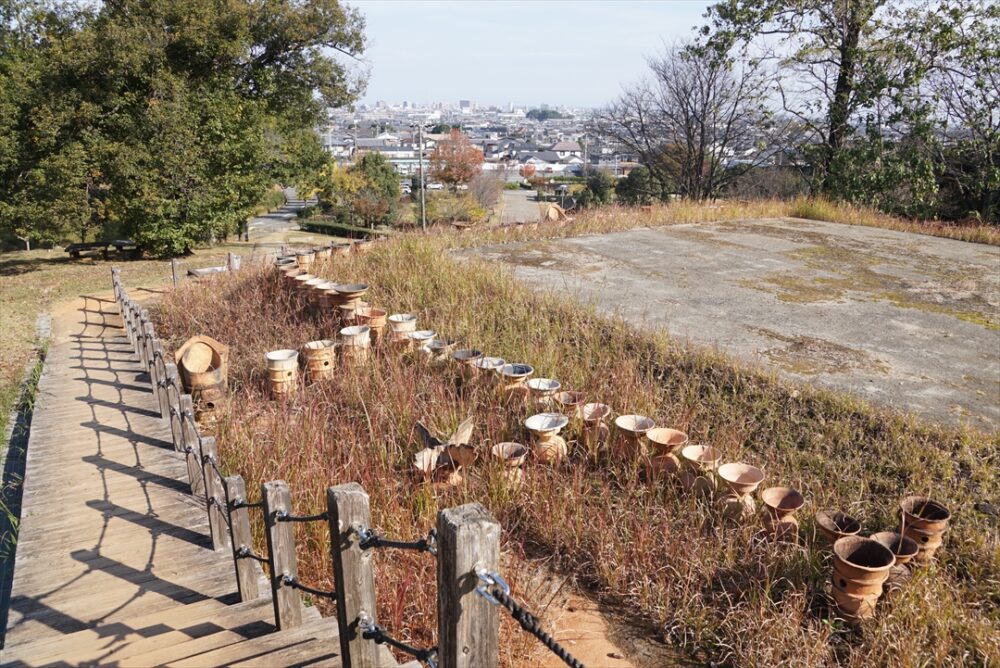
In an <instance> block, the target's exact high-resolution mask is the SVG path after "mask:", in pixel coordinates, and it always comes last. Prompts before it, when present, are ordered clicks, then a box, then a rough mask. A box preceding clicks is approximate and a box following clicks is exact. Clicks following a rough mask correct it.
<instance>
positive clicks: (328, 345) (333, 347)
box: [302, 339, 337, 382]
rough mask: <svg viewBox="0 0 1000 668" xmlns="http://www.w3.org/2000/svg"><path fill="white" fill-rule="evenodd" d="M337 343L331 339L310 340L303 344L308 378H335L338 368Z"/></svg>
mask: <svg viewBox="0 0 1000 668" xmlns="http://www.w3.org/2000/svg"><path fill="white" fill-rule="evenodd" d="M336 358H337V343H336V342H335V341H331V340H330V339H322V340H319V341H310V342H309V343H307V344H305V345H304V346H302V359H303V361H304V362H305V368H306V378H307V379H308V380H310V381H313V382H315V381H317V380H328V379H330V378H333V376H334V370H335V368H336V366H335V362H336Z"/></svg>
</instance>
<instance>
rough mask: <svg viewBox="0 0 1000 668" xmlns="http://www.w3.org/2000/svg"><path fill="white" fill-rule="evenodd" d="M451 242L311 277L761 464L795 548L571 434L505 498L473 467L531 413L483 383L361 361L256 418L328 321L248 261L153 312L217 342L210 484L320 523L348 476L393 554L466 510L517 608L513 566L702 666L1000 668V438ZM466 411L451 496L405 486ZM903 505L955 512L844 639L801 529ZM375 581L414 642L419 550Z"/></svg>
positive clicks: (426, 638) (385, 612) (427, 240)
mask: <svg viewBox="0 0 1000 668" xmlns="http://www.w3.org/2000/svg"><path fill="white" fill-rule="evenodd" d="M768 206H770V205H768ZM763 208H765V207H764V205H760V206H759V207H758V209H763ZM680 211H682V212H685V215H688V216H689V217H691V218H697V217H699V216H702V215H706V214H704V213H703V212H700V211H696V210H695V209H693V208H687V209H681V210H680ZM744 211H746V210H745V209H744ZM657 213H658V212H655V211H654V216H655V215H656V214H657ZM659 213H660V214H661V215H662V212H659ZM677 213H678V211H675V212H674V215H676V214H677ZM602 215H603V216H605V218H604V219H594V218H591V219H586V218H584V219H579V220H578V225H579V226H580V227H579V228H578V230H593V229H596V228H600V227H602V226H604V227H608V226H613V225H615V224H624V223H623V222H622V221H618V220H609V219H608V218H607V216H608V215H618V214H617V212H613V214H612V213H608V212H605V213H604V214H602ZM680 217H681V216H678V218H680ZM556 229H557V230H558V231H557V233H559V234H567V233H569V230H570V229H571V228H566V227H564V228H556ZM523 234H525V235H530V234H532V233H531V232H524V233H523ZM487 236H488V235H487ZM468 237H469V235H415V234H414V235H399V236H398V237H397V238H394V239H393V240H391V241H389V242H386V243H384V244H380V246H379V247H378V248H376V249H374V250H372V251H371V252H370V253H368V254H365V255H360V256H352V257H351V258H333V259H332V260H331V262H330V263H329V264H328V265H327V266H326V267H317V268H316V270H315V272H314V273H319V274H320V275H324V276H330V277H336V278H337V280H350V281H363V282H367V283H369V284H370V285H371V286H372V288H371V291H370V293H369V295H368V300H369V301H370V302H371V303H373V304H374V305H377V306H382V307H384V308H386V309H388V310H389V312H390V313H391V312H403V311H405V312H411V313H415V314H417V315H418V316H419V323H418V326H419V327H421V328H422V327H427V328H432V329H435V330H437V331H438V333H439V334H440V335H442V336H444V337H452V338H456V339H458V340H460V341H461V342H462V344H463V345H469V346H475V347H478V348H481V349H483V350H485V351H487V353H488V354H495V355H500V356H502V357H504V358H505V359H507V360H509V361H516V362H527V363H530V364H533V365H534V366H535V368H536V376H540V377H552V378H557V379H559V380H560V381H562V383H563V387H564V388H566V389H577V390H581V391H583V392H584V393H585V394H586V395H587V396H588V398H589V400H590V401H603V402H605V403H609V404H610V405H611V406H612V407H613V409H614V412H615V414H625V413H640V414H643V415H649V416H651V417H653V418H654V419H655V420H656V422H657V423H658V424H660V425H664V426H673V427H677V428H679V429H682V430H685V431H687V432H688V433H689V434H690V436H691V439H692V442H695V443H704V444H709V445H712V446H714V447H716V448H718V449H720V450H721V451H722V453H723V455H724V457H723V461H743V462H747V463H751V464H754V465H757V466H760V467H761V468H763V469H764V471H765V473H766V481H765V486H770V485H790V486H793V487H795V488H797V489H799V490H800V491H802V492H803V493H804V494H805V496H806V499H807V505H806V507H805V508H804V509H803V510H802V511H801V512H800V513H799V518H800V521H801V531H800V539H801V543H800V544H799V545H780V544H779V545H775V544H773V543H771V542H770V541H767V540H761V539H760V536H759V531H760V525H759V523H758V521H757V520H753V521H750V522H749V523H747V524H746V525H745V526H733V525H730V524H727V523H726V522H725V521H724V520H723V518H722V517H720V515H719V513H718V511H717V510H716V508H715V506H714V505H713V504H711V503H706V502H704V501H702V500H699V499H697V498H694V497H692V496H690V495H688V494H685V493H684V492H683V491H682V490H681V489H679V488H678V487H677V486H676V485H675V484H672V483H671V482H669V481H668V482H650V481H647V480H645V478H644V475H643V473H642V471H643V465H642V462H641V461H640V460H635V459H628V458H622V457H618V456H615V455H613V454H610V453H605V454H603V455H602V456H601V457H599V458H598V459H597V460H593V459H590V458H588V457H585V456H583V454H582V453H581V452H580V450H579V448H577V447H575V446H574V445H573V441H575V439H576V437H577V436H578V431H577V429H576V427H571V428H568V429H567V430H566V436H567V438H568V440H570V442H571V447H572V448H573V449H572V455H571V457H570V460H569V461H568V462H567V463H566V464H565V465H564V466H562V467H549V466H545V465H541V464H539V463H537V462H534V461H529V462H528V464H527V465H526V476H525V481H524V484H523V485H522V486H521V487H514V486H512V485H510V484H508V483H507V482H505V479H504V477H503V475H502V471H501V469H500V467H499V466H498V465H497V464H496V463H494V462H491V461H489V458H488V456H487V455H486V453H487V452H488V449H489V446H490V444H492V443H495V442H500V441H505V440H521V441H524V439H526V438H527V435H526V434H525V433H524V431H523V428H522V426H521V424H522V421H523V419H524V418H525V417H527V416H528V415H530V414H531V413H532V412H535V409H533V408H531V407H529V406H526V405H524V404H523V403H522V402H519V401H507V400H505V399H504V398H503V397H501V396H499V395H498V394H497V393H496V392H495V391H493V390H491V389H490V388H489V387H487V386H484V385H476V386H474V387H472V388H471V389H467V390H464V391H458V390H457V388H456V382H455V376H454V369H452V368H451V367H449V366H447V365H446V366H443V367H435V366H432V365H429V364H427V363H426V362H425V361H422V360H421V359H419V358H415V359H412V358H401V357H399V356H397V355H392V354H389V355H379V356H376V358H375V359H374V360H373V361H372V363H371V364H370V365H368V366H366V367H364V368H361V369H350V370H344V371H343V372H342V373H341V374H340V375H339V376H338V378H337V379H336V380H333V381H330V382H327V383H323V384H320V385H316V386H313V387H310V388H308V389H306V391H305V392H304V393H303V394H302V395H301V396H299V397H298V398H297V399H296V400H295V401H294V402H291V403H289V404H285V405H282V404H277V403H274V402H272V401H271V400H270V399H269V398H268V396H267V393H266V389H265V373H264V365H263V355H264V353H265V352H266V351H268V350H272V349H275V348H297V347H299V346H301V345H302V344H303V343H305V342H307V341H310V340H314V339H319V338H330V337H332V336H333V335H334V334H335V331H336V325H334V324H333V322H332V320H331V316H329V315H328V314H322V313H317V312H316V311H315V310H314V309H312V308H310V307H308V306H307V305H306V304H304V303H303V302H302V301H301V300H300V298H298V297H297V296H295V295H293V294H291V293H290V292H289V290H288V289H287V287H286V286H285V285H283V284H282V282H281V279H280V278H279V277H278V276H276V275H275V274H274V273H273V272H272V271H271V270H270V269H267V268H263V269H257V270H254V269H251V270H248V271H245V272H242V273H241V274H240V275H238V276H221V277H219V278H218V279H216V280H214V281H212V282H211V283H210V287H209V288H208V289H199V290H194V289H190V288H189V289H183V290H180V291H178V292H177V293H174V294H171V295H169V296H167V297H166V298H165V300H164V302H163V306H162V309H161V311H160V312H159V313H158V315H157V318H158V320H159V331H160V332H161V334H164V335H167V336H169V337H170V338H171V339H172V342H173V343H174V344H177V343H179V342H180V341H182V340H183V339H184V338H186V337H187V336H190V335H193V334H209V335H211V336H214V337H216V338H218V339H220V340H221V341H222V342H224V343H226V344H229V345H230V346H232V350H233V359H232V360H231V378H230V380H231V386H232V396H231V399H230V401H229V402H228V404H227V405H226V408H225V409H224V412H223V416H222V418H221V421H220V423H219V424H218V426H217V437H218V440H219V444H220V448H221V451H222V457H223V461H224V464H225V466H226V467H227V468H228V469H229V471H230V472H237V473H240V474H241V475H243V476H244V477H245V478H246V479H247V482H248V485H249V486H250V487H251V489H252V488H254V487H255V486H256V485H259V484H260V483H261V482H263V481H265V480H270V479H284V480H287V481H288V482H289V484H290V485H291V488H292V492H293V495H294V497H295V507H296V509H297V510H298V511H301V512H314V511H317V510H320V509H322V507H323V492H324V489H325V488H326V486H327V485H330V484H335V483H340V482H346V481H351V480H355V481H359V482H361V483H362V484H363V486H364V487H365V488H366V489H367V490H368V492H369V493H370V494H371V497H372V503H373V522H374V524H375V526H376V527H377V528H378V529H380V530H381V531H383V532H384V533H386V534H387V535H391V536H396V537H403V538H408V537H414V536H417V535H420V534H422V533H424V532H425V531H426V530H427V529H428V528H429V527H430V526H431V525H432V524H433V521H434V514H435V512H436V510H437V509H438V508H440V507H447V506H452V505H457V504H460V503H464V502H468V501H473V500H475V501H480V502H482V503H484V504H485V505H487V507H489V508H490V510H491V511H492V512H493V513H494V514H495V515H496V516H497V517H498V518H499V520H500V521H501V523H502V525H503V527H504V535H503V545H504V553H505V566H504V569H505V571H506V573H507V574H508V575H510V577H511V580H512V581H513V584H514V586H515V591H516V593H517V594H518V595H519V596H522V597H524V598H525V599H527V600H528V601H529V602H530V603H531V604H532V605H534V606H536V607H537V606H539V605H541V604H542V601H541V599H539V598H536V592H534V591H532V590H531V589H530V588H529V587H528V585H527V582H528V578H527V577H524V576H523V574H524V572H525V563H526V562H528V561H533V560H535V559H538V558H542V559H543V560H544V561H545V563H546V565H547V566H548V567H551V568H555V569H558V570H560V571H562V572H564V573H567V574H570V575H572V576H573V577H574V578H575V579H576V580H577V581H578V582H580V583H582V584H584V585H585V586H587V587H588V588H590V590H591V591H592V592H593V593H594V594H595V595H596V596H598V597H600V598H602V599H604V600H605V601H608V602H612V603H615V604H617V605H619V606H622V607H623V609H624V610H626V611H627V614H628V615H630V616H631V617H632V618H633V619H634V620H635V621H636V622H637V624H638V628H641V629H644V630H649V631H650V632H653V633H656V634H658V635H661V636H662V637H664V638H666V639H667V640H668V641H669V642H671V643H673V644H675V645H677V646H678V647H679V648H681V649H682V650H684V651H685V652H687V653H689V654H690V655H691V656H692V657H695V658H696V659H697V660H699V661H704V660H706V658H710V659H711V660H713V661H717V662H722V663H728V664H731V665H739V666H774V665H785V664H792V663H796V664H805V665H847V666H869V665H900V666H918V665H921V666H922V665H927V664H933V665H948V664H951V665H996V664H997V663H1000V650H998V648H1000V538H998V531H997V524H996V518H995V517H991V516H989V515H986V514H983V513H981V512H979V511H977V510H976V504H977V502H980V501H984V500H988V501H992V502H993V503H996V501H997V499H996V494H997V490H998V489H1000V479H998V475H997V471H998V467H1000V455H998V453H1000V439H998V435H997V434H993V435H984V434H981V433H977V432H973V431H965V430H957V429H947V428H937V427H929V426H926V425H923V424H919V423H917V422H914V421H912V420H910V419H907V418H904V417H902V416H900V415H898V414H895V413H892V412H889V411H886V410H880V409H876V408H873V407H871V406H869V405H866V404H864V403H863V402H861V401H859V400H857V399H854V398H852V397H850V396H846V395H840V394H833V393H829V392H823V391H818V390H814V389H810V388H802V387H794V386H791V385H788V384H786V383H784V382H781V381H780V380H778V379H777V378H776V377H774V376H772V375H768V374H764V373H762V372H760V371H756V370H749V369H747V368H744V367H742V366H741V365H739V364H738V363H736V362H734V361H733V360H731V359H729V358H727V357H725V356H722V355H718V354H713V353H709V352H704V351H699V350H690V349H687V348H682V347H679V346H677V345H675V344H674V343H673V342H672V341H671V340H670V339H669V338H668V337H667V336H665V335H664V334H663V333H661V332H656V331H639V330H636V329H634V328H632V327H630V326H628V325H627V324H626V323H624V322H621V321H617V320H614V319H609V318H606V317H602V316H600V315H598V314H597V313H596V312H594V311H593V310H591V309H589V308H585V307H583V306H580V305H578V304H576V303H573V302H571V301H568V300H567V299H565V298H563V297H559V296H557V295H553V294H537V293H535V292H532V291H531V290H529V289H527V288H526V287H524V286H522V285H520V284H519V283H517V282H516V281H515V280H514V279H513V278H512V276H511V274H510V273H509V271H508V270H506V269H505V268H503V267H501V266H497V265H496V264H489V263H484V262H477V261H471V262H467V263H463V264H459V263H456V262H454V261H453V260H452V259H450V258H449V257H448V253H447V251H448V250H449V249H450V248H453V247H455V246H456V245H459V244H465V243H468ZM125 279H126V280H128V274H127V272H126V274H125ZM470 414H471V415H474V416H475V417H476V431H475V437H474V442H475V443H476V444H477V447H478V448H479V450H480V452H481V453H482V455H481V458H480V462H479V463H478V464H476V465H475V467H474V469H473V471H471V472H470V473H469V475H467V476H466V481H465V483H464V485H462V486H460V487H459V488H457V489H452V490H442V489H435V488H432V487H428V486H426V485H421V484H419V483H418V482H417V481H416V480H415V479H414V477H413V476H412V475H411V472H410V462H411V458H412V456H413V454H414V453H415V452H416V450H417V449H418V448H419V445H418V442H417V437H416V432H415V430H414V427H415V424H416V422H417V421H418V420H422V421H424V423H425V424H428V425H430V426H431V427H432V429H434V430H437V431H441V432H447V431H448V429H450V428H453V427H454V426H455V425H456V424H457V423H458V422H459V421H460V420H461V419H462V418H463V417H465V416H466V415H470ZM911 493H919V494H927V495H930V496H932V497H935V498H937V499H939V500H940V501H942V502H943V503H945V504H946V505H948V506H949V507H950V508H951V509H952V511H953V513H954V519H953V526H952V528H951V529H950V531H949V533H948V534H947V537H946V544H945V548H944V549H943V551H942V552H941V553H940V554H939V559H938V560H937V562H936V563H934V564H932V565H931V566H930V567H928V568H926V569H923V570H920V571H919V572H918V573H917V575H916V577H915V578H914V580H913V581H912V582H911V583H910V585H909V586H908V587H907V588H906V589H905V591H904V592H902V593H901V594H900V595H898V596H896V597H895V598H893V599H891V600H888V601H886V602H885V604H884V605H883V606H882V607H880V610H879V616H878V618H877V619H876V620H875V621H873V622H871V623H869V624H867V625H866V626H865V628H864V629H863V632H862V633H858V634H856V633H852V632H850V631H849V630H848V629H847V628H845V627H844V625H843V624H842V623H841V622H837V621H834V620H832V619H831V618H830V616H829V606H828V595H829V574H830V556H829V549H828V547H827V546H826V545H825V544H824V543H823V542H822V540H821V539H817V538H816V536H815V526H814V522H813V520H812V514H813V513H814V512H815V511H817V510H822V509H841V510H844V511H846V512H848V513H850V514H852V515H854V516H855V517H858V518H859V519H860V520H861V521H862V524H863V527H864V533H866V534H867V533H869V532H875V531H880V530H884V529H889V528H894V527H895V526H896V525H897V518H896V512H897V510H896V509H897V504H898V502H899V500H900V499H901V498H902V497H903V496H905V495H906V494H911ZM326 540H327V539H326V538H325V535H324V534H323V531H322V530H321V529H317V528H315V527H305V528H301V529H299V533H298V542H299V552H300V558H301V559H302V562H301V566H300V570H299V572H300V575H302V576H303V578H304V579H306V580H308V581H310V582H311V583H312V584H315V585H318V586H328V585H330V584H331V582H330V577H329V573H330V568H329V553H328V548H327V547H326V544H325V542H326ZM378 568H379V573H380V577H379V585H378V594H379V617H380V620H382V621H385V622H386V624H387V625H388V626H389V627H390V628H391V629H392V630H393V632H394V633H396V634H398V635H400V636H402V637H404V638H407V639H409V640H412V641H413V642H416V643H418V644H429V643H432V642H433V624H434V621H433V620H434V618H435V617H434V614H433V586H432V585H431V583H432V582H433V578H434V567H433V563H431V562H430V561H429V560H426V559H421V558H420V555H410V554H402V555H392V557H391V558H388V557H383V556H381V555H380V559H379V561H378ZM504 633H505V634H506V635H505V637H506V638H511V639H515V640H519V642H522V644H520V645H516V644H515V645H511V647H512V648H513V649H511V650H509V653H508V655H507V656H506V662H507V665H525V664H526V660H525V659H524V656H525V655H524V652H526V651H528V650H529V649H530V648H531V647H532V646H531V645H525V644H523V636H522V635H520V634H518V632H517V631H516V630H514V629H513V628H512V627H511V626H510V625H509V624H508V625H506V626H505V628H504ZM519 657H520V658H519Z"/></svg>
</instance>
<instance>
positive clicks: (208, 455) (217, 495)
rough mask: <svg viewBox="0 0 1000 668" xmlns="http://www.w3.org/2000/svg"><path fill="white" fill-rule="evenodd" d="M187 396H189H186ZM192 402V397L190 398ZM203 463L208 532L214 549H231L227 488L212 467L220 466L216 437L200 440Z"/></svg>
mask: <svg viewBox="0 0 1000 668" xmlns="http://www.w3.org/2000/svg"><path fill="white" fill-rule="evenodd" d="M184 396H187V395H184ZM189 400H190V397H189ZM198 441H199V443H200V447H199V449H200V450H201V461H202V475H204V478H205V507H206V508H207V510H208V531H209V533H210V534H211V535H212V548H213V549H215V550H217V551H218V550H221V549H223V548H225V547H229V527H228V526H227V525H226V520H227V519H228V518H227V517H226V505H227V504H226V488H225V486H224V484H223V481H222V478H221V477H219V474H218V473H217V472H216V470H215V468H214V467H213V466H212V464H213V463H214V464H215V465H216V466H218V463H219V456H218V451H217V450H216V448H215V437H213V436H204V437H202V438H199V439H198Z"/></svg>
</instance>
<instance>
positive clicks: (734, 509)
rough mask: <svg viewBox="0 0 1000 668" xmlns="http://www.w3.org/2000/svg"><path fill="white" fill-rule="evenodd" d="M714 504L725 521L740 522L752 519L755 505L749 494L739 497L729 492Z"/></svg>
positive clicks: (755, 508)
mask: <svg viewBox="0 0 1000 668" xmlns="http://www.w3.org/2000/svg"><path fill="white" fill-rule="evenodd" d="M716 503H717V504H718V506H719V509H720V510H721V511H722V515H723V516H724V517H725V518H726V519H730V520H741V519H748V518H751V517H753V514H754V512H756V510H757V503H756V502H755V501H754V500H753V496H751V495H750V494H744V495H742V496H741V495H739V494H736V493H735V492H729V493H728V494H723V495H722V496H720V497H719V499H718V501H716Z"/></svg>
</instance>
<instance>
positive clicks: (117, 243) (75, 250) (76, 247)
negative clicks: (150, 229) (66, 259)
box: [66, 239, 139, 260]
mask: <svg viewBox="0 0 1000 668" xmlns="http://www.w3.org/2000/svg"><path fill="white" fill-rule="evenodd" d="M112 246H113V247H114V248H115V250H116V251H118V253H119V254H121V253H124V252H126V251H128V252H129V253H130V254H132V255H135V254H137V253H138V252H139V246H138V244H136V243H135V242H134V241H132V240H131V239H115V240H113V241H90V242H87V243H78V244H70V245H69V246H66V252H67V253H69V256H70V257H72V258H80V257H83V256H84V254H86V255H97V254H100V255H101V257H103V258H104V259H105V260H106V259H108V251H109V250H110V249H111V247H112Z"/></svg>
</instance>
